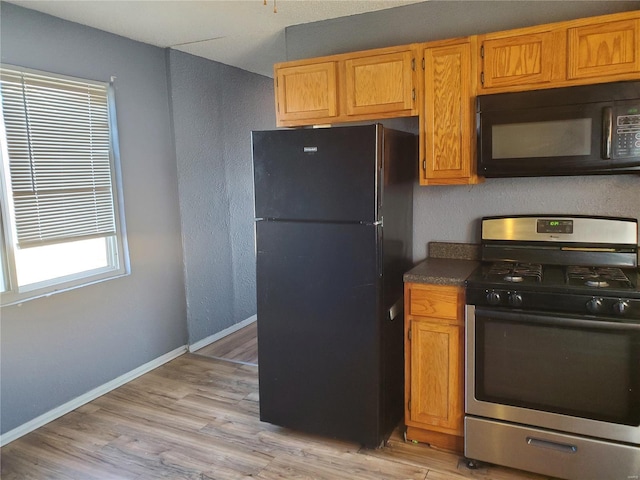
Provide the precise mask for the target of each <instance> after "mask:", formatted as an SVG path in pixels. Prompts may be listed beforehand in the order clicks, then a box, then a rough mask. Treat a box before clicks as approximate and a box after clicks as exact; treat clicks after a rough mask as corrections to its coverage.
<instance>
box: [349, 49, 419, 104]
mask: <svg viewBox="0 0 640 480" xmlns="http://www.w3.org/2000/svg"><path fill="white" fill-rule="evenodd" d="M414 70H415V60H414V57H413V54H412V51H411V50H405V51H401V52H395V53H387V54H379V55H368V56H359V57H354V58H348V59H346V60H345V61H344V79H345V87H344V91H345V112H346V114H347V115H349V116H352V115H373V114H394V115H399V116H401V115H417V111H416V108H415V95H416V94H415V88H414V82H413V72H414Z"/></svg>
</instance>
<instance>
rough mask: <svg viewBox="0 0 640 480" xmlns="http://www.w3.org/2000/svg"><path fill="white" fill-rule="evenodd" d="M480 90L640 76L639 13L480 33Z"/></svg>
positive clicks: (487, 91)
mask: <svg viewBox="0 0 640 480" xmlns="http://www.w3.org/2000/svg"><path fill="white" fill-rule="evenodd" d="M478 38H479V45H480V49H479V50H480V51H479V57H480V62H481V67H480V84H479V88H478V90H479V93H494V92H508V91H517V90H534V89H541V88H552V87H567V86H571V85H585V84H589V83H605V82H615V81H619V80H637V79H640V11H638V10H635V11H631V12H623V13H616V14H612V15H603V16H599V17H591V18H580V19H577V20H570V21H566V22H558V23H551V24H547V25H539V26H536V27H527V28H520V29H515V30H507V31H504V32H495V33H490V34H486V35H480V36H479V37H478Z"/></svg>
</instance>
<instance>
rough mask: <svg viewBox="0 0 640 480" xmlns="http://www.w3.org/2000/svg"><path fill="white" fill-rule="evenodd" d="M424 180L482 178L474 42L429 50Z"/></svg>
mask: <svg viewBox="0 0 640 480" xmlns="http://www.w3.org/2000/svg"><path fill="white" fill-rule="evenodd" d="M424 60H425V74H424V99H423V102H424V103H423V108H424V112H423V114H422V115H421V124H422V126H421V133H423V138H422V139H421V151H422V154H423V155H422V158H423V160H424V161H423V165H422V167H423V168H422V171H421V176H420V180H421V181H420V183H421V184H422V185H437V184H440V185H443V184H444V185H446V184H461V183H477V177H476V176H475V154H474V152H475V141H474V140H475V134H474V115H473V109H474V94H475V88H474V86H475V83H474V80H473V78H474V76H473V75H472V63H471V62H472V57H471V44H470V43H468V42H467V43H463V44H459V45H452V46H443V47H434V48H426V49H425V50H424Z"/></svg>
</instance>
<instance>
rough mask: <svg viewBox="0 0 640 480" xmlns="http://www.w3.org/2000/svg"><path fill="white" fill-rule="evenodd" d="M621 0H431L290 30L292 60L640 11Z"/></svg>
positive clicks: (290, 28)
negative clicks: (627, 11) (626, 11)
mask: <svg viewBox="0 0 640 480" xmlns="http://www.w3.org/2000/svg"><path fill="white" fill-rule="evenodd" d="M638 8H640V7H639V2H638V1H618V0H605V1H603V0H599V1H596V0H594V1H591V0H590V1H584V0H562V1H558V0H511V1H498V0H489V1H484V0H429V1H428V2H422V3H415V4H411V5H405V6H402V7H397V8H393V9H389V10H381V11H377V12H371V13H365V14H362V15H352V16H350V17H342V18H336V19H332V20H325V21H322V22H313V23H305V24H302V25H294V26H291V27H288V28H287V29H286V45H287V59H289V60H296V59H300V58H309V57H318V56H322V55H333V54H335V53H345V52H353V51H356V50H366V49H368V48H379V47H388V46H391V45H405V44H408V43H413V42H428V41H431V40H441V39H445V38H454V37H462V36H467V35H475V34H480V33H487V32H496V31H499V30H508V29H511V28H520V27H527V26H531V25H538V24H541V23H549V22H557V21H562V20H570V19H573V18H580V17H589V16H594V15H604V14H608V13H615V12H621V11H625V10H637V9H638Z"/></svg>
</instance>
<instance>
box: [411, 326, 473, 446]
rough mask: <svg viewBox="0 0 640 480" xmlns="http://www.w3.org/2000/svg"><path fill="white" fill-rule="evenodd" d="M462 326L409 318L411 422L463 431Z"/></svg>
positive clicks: (458, 432)
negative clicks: (461, 380) (410, 319)
mask: <svg viewBox="0 0 640 480" xmlns="http://www.w3.org/2000/svg"><path fill="white" fill-rule="evenodd" d="M463 352H464V349H463V346H462V328H461V327H459V326H456V325H448V324H445V323H443V324H436V323H430V322H426V321H422V320H414V321H412V322H411V357H410V362H411V375H410V377H411V404H410V408H409V414H410V420H411V422H417V423H421V424H423V425H428V426H433V427H439V428H440V429H445V430H446V431H447V432H449V433H454V434H457V435H463V416H464V415H463V412H464V404H463V391H462V388H461V385H460V383H461V382H460V379H461V378H462V372H463V370H464V366H463V362H464V357H463V355H464V353H463Z"/></svg>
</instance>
